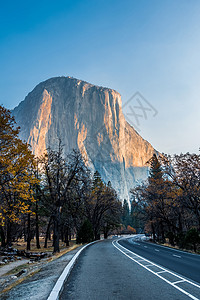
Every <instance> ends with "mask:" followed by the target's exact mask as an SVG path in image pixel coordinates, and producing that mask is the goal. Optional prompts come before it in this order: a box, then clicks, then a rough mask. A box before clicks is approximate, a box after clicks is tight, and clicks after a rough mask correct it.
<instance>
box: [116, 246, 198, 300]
mask: <svg viewBox="0 0 200 300" xmlns="http://www.w3.org/2000/svg"><path fill="white" fill-rule="evenodd" d="M114 242H115V243H116V244H117V245H119V246H120V247H122V248H124V249H125V250H128V251H129V252H131V253H133V254H134V255H136V256H138V257H140V258H143V259H145V258H144V257H142V256H140V255H138V254H136V253H135V252H132V251H130V250H129V249H127V248H125V247H123V246H122V245H120V244H119V243H118V241H113V242H112V244H113V246H114V247H115V248H116V249H118V250H119V251H120V252H122V253H123V254H124V255H126V256H127V257H128V258H130V259H131V260H133V261H134V262H136V263H137V264H139V265H140V266H142V267H143V268H145V269H146V270H148V271H149V272H151V273H153V274H154V275H156V276H157V277H159V278H160V279H162V280H164V281H165V282H167V283H168V284H169V285H171V286H173V287H174V288H176V289H177V290H179V291H180V292H182V293H183V294H185V295H187V296H188V297H190V298H191V299H193V300H199V298H196V297H195V296H193V295H192V294H190V293H188V292H186V291H185V290H183V289H182V288H180V287H179V286H176V285H175V284H173V283H172V282H170V281H169V280H167V279H166V278H164V277H162V276H161V275H159V274H158V273H156V272H154V271H152V270H151V269H149V268H147V267H146V266H145V265H143V264H141V263H140V262H138V260H135V259H134V258H132V257H131V256H129V255H128V254H126V253H125V252H124V251H122V250H121V249H120V248H118V247H117V246H116V245H115V244H114ZM145 260H146V261H148V262H150V263H152V264H153V265H155V266H157V267H159V268H160V269H163V270H165V271H166V272H168V273H170V274H172V275H174V276H176V277H178V278H180V279H181V280H184V281H185V282H188V283H190V284H192V285H194V286H196V287H198V288H200V286H199V285H197V284H195V283H193V282H191V281H189V280H187V279H185V278H183V277H181V276H179V275H176V274H175V273H173V272H171V271H169V270H166V269H164V268H163V267H160V266H158V265H156V264H154V263H153V262H151V261H149V260H147V259H145Z"/></svg>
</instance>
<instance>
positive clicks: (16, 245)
mask: <svg viewBox="0 0 200 300" xmlns="http://www.w3.org/2000/svg"><path fill="white" fill-rule="evenodd" d="M44 243H45V238H44V237H40V249H37V247H36V240H35V238H34V239H32V240H31V250H30V252H36V253H37V252H53V245H52V244H53V240H51V241H49V240H48V242H47V248H44ZM74 244H76V240H75V239H72V240H71V241H69V246H66V244H65V243H64V242H62V241H60V243H59V246H60V250H62V249H67V248H69V247H71V246H73V245H74ZM12 247H13V248H16V249H18V250H26V242H25V241H24V239H19V240H17V241H16V242H13V243H12Z"/></svg>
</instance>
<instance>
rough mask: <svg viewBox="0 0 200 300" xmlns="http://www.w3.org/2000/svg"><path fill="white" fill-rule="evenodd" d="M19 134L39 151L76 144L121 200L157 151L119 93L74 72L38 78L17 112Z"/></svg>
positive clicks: (40, 152) (67, 147)
mask: <svg viewBox="0 0 200 300" xmlns="http://www.w3.org/2000/svg"><path fill="white" fill-rule="evenodd" d="M13 114H14V116H15V119H16V122H17V124H18V125H19V126H20V127H21V138H22V139H24V140H26V141H27V142H29V143H30V145H31V147H32V151H33V153H34V154H35V155H37V156H39V155H41V154H43V152H44V151H45V149H46V148H47V147H48V146H51V147H52V148H55V147H56V146H57V142H58V140H59V139H61V140H62V143H63V144H64V152H65V154H67V153H68V152H69V151H71V150H72V149H73V148H78V149H79V150H80V151H81V153H82V155H84V157H86V160H87V163H88V165H89V166H90V167H91V169H92V170H98V171H99V172H100V174H101V176H102V178H103V180H104V181H105V182H107V181H111V182H112V185H113V187H114V188H115V189H116V190H117V191H118V193H119V195H120V197H121V199H122V200H123V199H124V198H126V199H128V192H129V189H130V188H131V187H133V186H134V185H135V184H136V183H137V182H138V181H141V180H142V179H144V178H146V177H147V167H146V165H145V163H146V162H147V161H148V160H149V159H150V157H151V156H152V155H153V153H155V152H156V151H155V150H154V148H153V147H152V146H151V144H150V143H148V142H147V141H145V140H144V139H143V138H142V137H141V136H140V135H139V134H138V133H137V132H136V131H135V129H134V128H133V127H132V126H130V125H129V124H128V123H127V122H126V120H125V118H124V115H123V112H122V102H121V95H120V94H119V93H118V92H116V91H115V90H113V89H109V88H105V87H101V86H96V85H93V84H91V83H88V82H86V81H82V80H79V79H76V78H73V77H69V76H68V77H64V76H62V77H54V78H50V79H48V80H46V81H43V82H41V83H39V84H38V85H37V86H36V87H35V88H34V89H33V90H32V91H31V92H30V93H29V94H28V95H27V96H26V98H25V100H24V101H23V102H21V103H20V104H19V105H18V106H17V107H16V108H15V109H14V111H13Z"/></svg>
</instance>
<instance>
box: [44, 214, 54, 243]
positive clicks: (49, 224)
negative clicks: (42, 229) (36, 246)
mask: <svg viewBox="0 0 200 300" xmlns="http://www.w3.org/2000/svg"><path fill="white" fill-rule="evenodd" d="M51 221H52V217H50V219H49V223H48V226H47V231H46V235H45V242H44V248H47V241H48V237H49V233H50V226H51Z"/></svg>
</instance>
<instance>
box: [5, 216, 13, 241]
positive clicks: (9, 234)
mask: <svg viewBox="0 0 200 300" xmlns="http://www.w3.org/2000/svg"><path fill="white" fill-rule="evenodd" d="M11 242H12V239H11V222H10V221H9V220H8V221H7V237H6V244H7V246H9V247H11Z"/></svg>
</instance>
